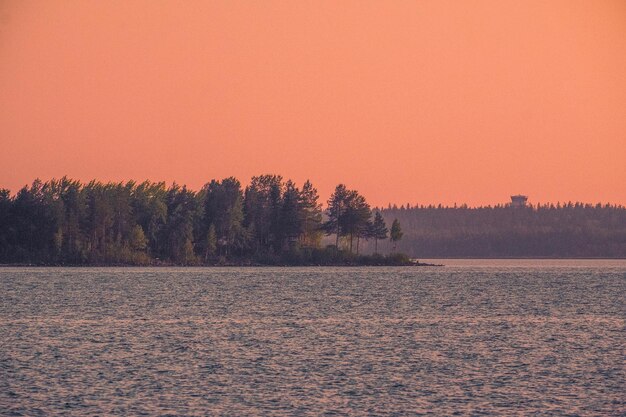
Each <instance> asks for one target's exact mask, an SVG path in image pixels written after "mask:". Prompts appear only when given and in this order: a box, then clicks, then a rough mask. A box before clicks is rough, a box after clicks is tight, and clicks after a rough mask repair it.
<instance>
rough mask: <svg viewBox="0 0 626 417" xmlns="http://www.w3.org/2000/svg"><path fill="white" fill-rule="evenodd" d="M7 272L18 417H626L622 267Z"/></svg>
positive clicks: (8, 384) (4, 363) (10, 385)
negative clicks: (307, 416)
mask: <svg viewBox="0 0 626 417" xmlns="http://www.w3.org/2000/svg"><path fill="white" fill-rule="evenodd" d="M442 262H443V263H447V264H448V265H449V266H446V267H443V268H436V267H420V268H207V269H201V268H197V269H196V268H158V269H157V268H154V269H151V268H0V297H1V299H0V414H3V415H27V416H36V415H50V414H66V415H94V414H99V415H106V414H117V415H159V414H160V415H207V414H212V415H233V416H241V415H303V414H311V415H348V414H350V415H362V414H368V415H420V414H426V415H427V414H431V415H453V414H455V413H456V414H459V415H465V414H471V415H494V416H506V415H529V414H533V415H624V414H625V413H626V399H625V395H624V391H625V388H626V382H625V381H626V369H625V368H626V366H625V363H626V356H625V345H626V327H625V324H626V321H625V318H626V298H625V294H626V291H625V290H626V262H625V261H530V260H524V261H449V260H446V261H442Z"/></svg>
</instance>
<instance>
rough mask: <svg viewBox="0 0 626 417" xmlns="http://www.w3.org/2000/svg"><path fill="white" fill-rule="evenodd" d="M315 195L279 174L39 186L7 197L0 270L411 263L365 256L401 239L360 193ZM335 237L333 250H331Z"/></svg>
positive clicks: (65, 181) (0, 207) (1, 206)
mask: <svg viewBox="0 0 626 417" xmlns="http://www.w3.org/2000/svg"><path fill="white" fill-rule="evenodd" d="M318 200H319V197H318V193H317V190H316V189H315V188H314V187H313V185H312V184H311V183H310V182H309V181H307V182H305V183H304V184H303V185H302V187H301V188H298V187H297V186H296V184H295V183H294V182H293V181H291V180H287V181H284V180H283V178H282V177H281V176H279V175H261V176H257V177H253V178H252V180H251V182H250V185H248V186H247V187H245V189H243V188H242V186H241V184H240V182H239V181H238V180H237V179H236V178H232V177H231V178H226V179H223V180H221V181H216V180H212V181H211V182H209V183H207V184H206V185H205V186H204V187H203V188H202V189H201V190H200V191H197V192H196V191H192V190H189V189H188V188H187V187H185V186H179V185H177V184H173V185H171V186H166V184H165V183H163V182H159V183H153V182H142V183H136V182H134V181H129V182H126V183H102V182H98V181H91V182H89V183H86V184H82V183H81V182H79V181H75V180H71V179H69V178H62V179H60V180H51V181H48V182H42V181H40V180H36V181H34V182H33V184H32V185H31V186H30V187H24V188H22V189H21V190H19V191H18V192H17V193H16V195H15V196H12V195H11V193H10V192H9V190H6V189H2V190H0V263H5V264H6V263H13V264H43V265H170V264H176V265H255V264H268V265H343V264H348V265H405V264H412V263H411V262H410V260H409V259H408V258H407V257H406V255H402V254H398V253H395V251H393V252H394V253H393V254H387V256H384V255H379V254H374V255H370V256H363V255H359V250H360V245H361V242H363V241H365V240H374V241H375V243H374V245H373V248H374V249H375V248H376V247H377V242H378V240H385V239H387V238H388V237H389V238H391V239H392V240H393V241H394V242H397V241H398V240H400V238H401V237H402V231H401V229H400V225H399V223H398V222H397V221H396V222H394V223H393V224H392V227H391V230H388V229H387V227H386V224H385V222H384V220H383V217H382V215H381V214H380V213H379V212H378V211H372V209H371V208H370V205H369V204H368V203H367V201H366V200H365V198H364V197H363V196H361V195H360V194H359V193H358V192H357V191H355V190H350V189H348V188H346V186H345V185H342V184H340V185H338V186H337V187H336V189H335V192H334V193H333V194H332V196H331V197H330V199H329V200H328V202H327V208H326V210H325V211H323V210H322V205H321V204H320V203H319V201H318ZM324 236H328V237H327V239H331V236H334V238H333V239H332V241H333V244H325V243H323V242H322V238H323V237H324Z"/></svg>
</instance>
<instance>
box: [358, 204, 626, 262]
mask: <svg viewBox="0 0 626 417" xmlns="http://www.w3.org/2000/svg"><path fill="white" fill-rule="evenodd" d="M381 214H382V215H383V217H384V218H385V219H386V220H388V221H389V220H390V219H399V220H400V222H401V223H402V226H403V229H404V238H403V240H402V244H401V249H402V251H403V252H405V253H407V254H408V255H409V256H411V257H414V258H454V257H461V258H465V257H468V258H502V257H504V258H506V257H553V258H568V257H572V258H585V257H600V258H626V207H624V206H620V205H611V204H585V203H580V202H576V203H574V202H566V203H556V204H534V205H528V206H526V207H512V206H510V205H497V206H487V207H476V208H471V207H467V206H466V205H462V206H453V207H446V206H441V205H439V206H434V205H429V206H424V205H421V206H411V205H410V204H407V205H403V206H400V207H397V206H391V205H390V206H388V207H387V208H385V209H383V210H381ZM372 250H373V245H371V244H368V245H366V247H365V248H364V252H368V251H372Z"/></svg>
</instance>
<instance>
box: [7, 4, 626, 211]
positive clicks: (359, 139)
mask: <svg viewBox="0 0 626 417" xmlns="http://www.w3.org/2000/svg"><path fill="white" fill-rule="evenodd" d="M267 172H272V173H279V174H282V175H283V176H285V177H290V178H293V179H294V180H296V181H297V182H299V183H301V182H302V181H303V180H304V179H306V178H310V179H311V180H312V181H313V183H314V184H315V185H316V186H317V187H318V188H319V190H320V192H321V194H322V197H323V199H324V200H326V198H327V197H328V195H329V194H330V192H331V190H332V189H333V188H334V186H335V184H337V183H338V182H345V183H346V184H347V185H348V186H349V187H351V188H356V189H358V190H359V191H361V192H362V193H363V194H364V195H365V196H366V197H367V198H368V200H369V201H370V202H371V203H372V204H374V205H377V204H386V203H387V202H390V201H391V202H397V203H398V204H400V203H406V202H411V203H423V204H428V203H444V204H452V203H454V202H457V203H468V204H470V205H479V204H497V203H500V202H506V201H507V200H508V196H509V195H510V194H511V193H526V194H528V195H529V196H530V200H531V201H533V202H546V201H553V202H556V201H567V200H579V201H586V202H597V201H602V202H611V203H620V204H626V1H624V0H615V1H602V0H587V1H573V0H564V1H556V0H553V1H519V0H512V1H503V0H494V1H443V0H433V1H419V0H410V1H400V0H398V1H361V0H359V1H334V0H333V1H265V0H264V1H237V0H227V1H184V2H174V1H154V0H146V1H128V0H123V1H112V0H106V1H82V0H80V1H71V0H68V1H61V0H51V1H37V2H30V1H22V0H15V1H7V0H0V187H5V188H10V189H12V190H13V191H15V190H16V189H17V188H18V187H20V186H22V185H24V184H26V183H29V182H31V181H32V180H33V179H34V178H35V177H40V178H42V179H50V178H52V177H60V176H62V175H65V174H67V175H69V176H71V177H74V178H79V179H83V180H87V179H91V178H94V177H95V178H98V179H102V180H125V179H131V178H133V179H139V180H141V179H146V178H148V179H151V180H165V181H168V182H169V181H172V180H177V181H178V182H179V183H186V184H187V185H189V186H191V187H192V188H194V189H198V188H199V187H201V186H202V184H204V183H205V182H206V181H207V180H209V179H211V178H222V177H226V176H230V175H234V176H236V177H238V178H240V179H241V180H242V181H244V183H245V182H247V181H248V180H249V178H250V176H252V175H256V174H261V173H267Z"/></svg>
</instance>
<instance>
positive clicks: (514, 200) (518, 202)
mask: <svg viewBox="0 0 626 417" xmlns="http://www.w3.org/2000/svg"><path fill="white" fill-rule="evenodd" d="M526 201H528V196H526V195H521V194H518V195H512V196H511V207H525V206H526Z"/></svg>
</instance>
